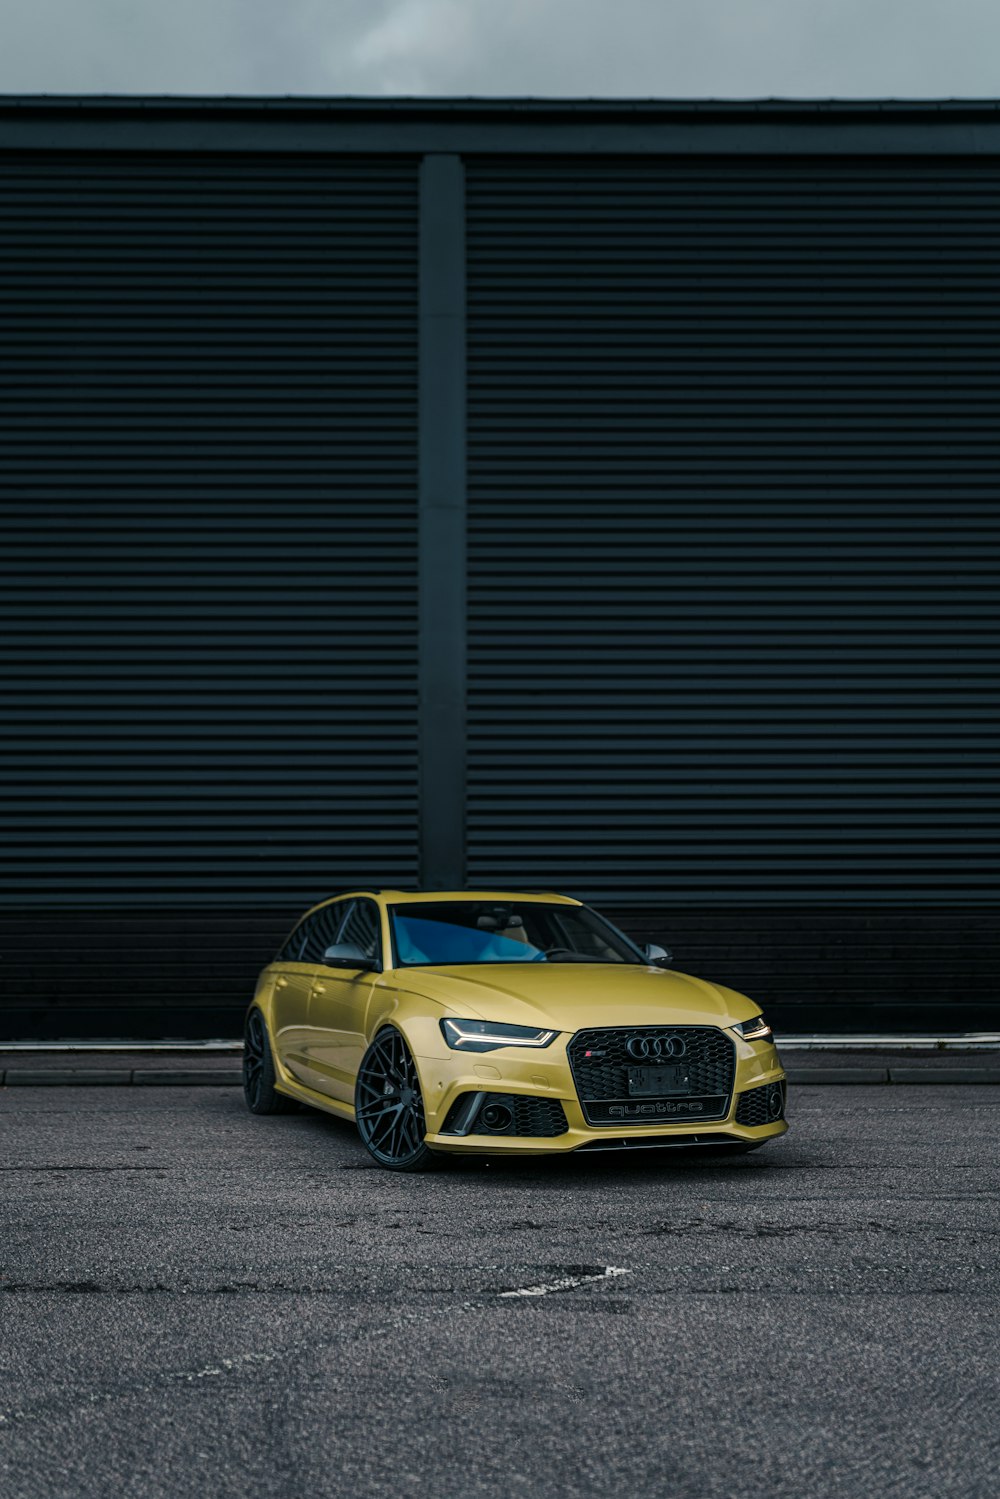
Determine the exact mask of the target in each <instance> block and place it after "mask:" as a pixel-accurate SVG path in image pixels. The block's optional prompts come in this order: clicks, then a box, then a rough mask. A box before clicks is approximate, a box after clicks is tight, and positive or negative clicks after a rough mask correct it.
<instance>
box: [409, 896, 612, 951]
mask: <svg viewBox="0 0 1000 1499" xmlns="http://www.w3.org/2000/svg"><path fill="white" fill-rule="evenodd" d="M390 913H391V919H392V930H393V937H394V940H395V945H396V955H397V958H398V960H399V962H400V963H402V964H404V965H406V964H415V963H416V964H419V963H431V964H439V963H587V962H590V963H638V962H641V961H642V959H641V956H640V954H639V953H638V951H637V950H636V949H635V948H634V947H633V946H632V944H631V943H630V942H629V941H628V940H627V939H626V938H625V937H623V936H622V934H621V933H620V932H616V931H615V929H614V927H612V926H609V924H608V923H607V922H606V921H602V920H601V918H600V917H599V916H598V915H597V914H596V912H594V911H590V910H588V909H587V907H586V906H563V905H554V904H553V905H547V904H545V903H543V902H541V901H524V902H518V901H510V902H503V903H501V902H498V901H473V900H468V901H433V902H431V901H428V902H426V903H424V902H420V903H417V902H407V904H406V905H398V906H391V907H390Z"/></svg>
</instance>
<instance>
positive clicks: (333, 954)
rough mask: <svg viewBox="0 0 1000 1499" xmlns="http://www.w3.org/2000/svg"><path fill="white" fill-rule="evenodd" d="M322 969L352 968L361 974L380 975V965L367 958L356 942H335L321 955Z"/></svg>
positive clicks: (376, 960) (375, 960)
mask: <svg viewBox="0 0 1000 1499" xmlns="http://www.w3.org/2000/svg"><path fill="white" fill-rule="evenodd" d="M323 967H324V968H353V969H355V970H360V971H361V972H362V973H381V972H382V964H381V963H380V962H379V960H378V959H377V958H369V957H368V955H367V954H366V953H363V952H362V951H361V948H360V947H359V946H358V945H357V943H356V942H335V943H334V944H333V946H332V947H328V948H327V950H326V952H325V953H324V954H323Z"/></svg>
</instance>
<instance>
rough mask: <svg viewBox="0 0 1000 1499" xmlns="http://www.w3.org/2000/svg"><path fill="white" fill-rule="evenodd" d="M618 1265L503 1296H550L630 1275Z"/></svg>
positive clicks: (504, 1293) (606, 1266) (546, 1282)
mask: <svg viewBox="0 0 1000 1499" xmlns="http://www.w3.org/2000/svg"><path fill="white" fill-rule="evenodd" d="M631 1273H632V1272H631V1271H630V1270H622V1269H621V1268H620V1267H619V1266H618V1265H605V1267H604V1269H603V1270H601V1271H600V1272H599V1273H598V1274H596V1275H564V1276H563V1277H562V1279H561V1280H550V1281H545V1282H544V1283H543V1284H542V1285H538V1286H520V1287H519V1288H518V1289H517V1290H516V1291H501V1292H500V1295H501V1297H503V1296H548V1295H550V1294H551V1293H552V1292H553V1291H575V1290H576V1288H577V1286H585V1285H589V1284H590V1283H591V1282H593V1281H595V1280H613V1279H614V1278H615V1276H616V1275H630V1274H631Z"/></svg>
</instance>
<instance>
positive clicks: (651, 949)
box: [642, 942, 674, 968]
mask: <svg viewBox="0 0 1000 1499" xmlns="http://www.w3.org/2000/svg"><path fill="white" fill-rule="evenodd" d="M642 954H643V957H644V958H645V959H646V962H647V963H650V964H652V966H653V967H654V968H669V967H670V965H671V963H672V962H673V961H674V955H673V953H672V952H671V951H670V949H669V947H657V945H656V943H655V942H647V943H646V946H645V947H644V948H643V950H642Z"/></svg>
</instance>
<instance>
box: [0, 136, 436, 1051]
mask: <svg viewBox="0 0 1000 1499" xmlns="http://www.w3.org/2000/svg"><path fill="white" fill-rule="evenodd" d="M416 195H417V183H416V163H415V161H414V160H412V159H388V158H378V157H366V158H353V159H336V158H330V157H324V156H311V157H310V156H305V157H302V156H299V157H294V158H292V157H283V156H281V155H269V156H253V155H239V156H221V155H220V156H213V155H210V154H195V155H190V156H170V155H166V156H152V157H151V156H149V155H146V154H143V155H139V154H133V155H128V154H119V155H115V154H110V153H109V154H104V155H100V156H89V155H86V154H76V155H72V156H70V155H64V156H59V155H46V154H44V153H31V154H30V155H28V154H25V155H24V156H23V157H17V156H14V157H6V158H5V159H4V161H3V163H2V167H0V223H2V232H0V320H2V328H3V368H2V375H0V379H2V399H3V410H4V419H3V429H2V445H0V452H2V464H3V473H4V496H3V529H4V540H3V547H2V550H0V578H2V591H0V612H2V615H3V618H4V638H5V647H4V665H3V677H4V726H3V736H2V739H3V742H2V765H3V787H4V789H3V799H2V824H3V830H4V842H3V853H2V856H0V900H2V902H3V904H4V905H5V906H6V907H7V914H8V917H9V918H10V917H11V915H12V912H14V913H15V914H16V912H23V913H24V914H25V917H26V918H27V917H28V916H29V915H30V914H31V912H32V911H34V913H35V914H34V916H33V918H32V931H33V933H34V936H33V938H32V941H35V942H37V941H38V940H44V934H42V936H41V937H40V936H39V933H40V928H39V926H38V921H39V914H38V910H39V908H44V909H45V910H47V911H50V912H51V911H52V910H53V908H67V911H66V918H65V920H66V923H68V925H66V926H64V927H63V930H66V931H68V930H70V929H72V930H74V931H77V932H78V931H79V930H80V927H81V922H80V921H77V920H76V919H75V918H72V917H71V916H70V911H69V908H74V907H79V906H83V905H87V906H90V905H94V906H97V907H99V911H97V912H96V913H95V914H93V916H92V918H91V919H88V920H86V921H84V922H82V925H83V926H84V927H85V928H86V930H87V931H88V932H90V933H94V932H98V933H99V934H103V940H100V941H99V942H98V944H97V946H98V951H96V952H95V953H94V954H93V955H92V956H93V963H92V964H88V963H87V962H84V963H83V964H82V971H81V963H80V962H79V953H80V947H79V944H78V945H77V954H76V961H75V963H74V965H73V966H72V967H70V968H68V969H67V973H66V975H65V982H60V981H59V980H58V978H57V979H56V980H55V981H54V980H53V975H52V974H51V973H49V974H47V975H40V974H39V972H38V963H37V948H36V949H35V951H34V952H32V951H31V950H30V948H31V942H28V943H27V944H26V946H27V949H28V950H26V951H25V952H24V954H23V970H24V971H23V974H21V975H20V977H21V978H22V979H23V982H24V985H27V988H25V987H23V986H21V987H19V988H17V989H16V991H15V992H16V993H17V994H18V995H19V997H25V996H26V999H25V1002H26V1003H27V1002H29V1001H31V1000H34V1001H37V1003H38V1004H41V1003H43V998H44V1002H45V1003H48V1002H49V1000H50V998H51V996H52V995H53V993H56V994H58V993H59V992H63V993H65V987H66V985H67V984H76V985H77V986H78V987H77V989H76V999H77V1001H86V999H87V995H88V994H92V997H93V1000H94V1003H95V1004H98V1003H101V1004H103V1003H105V1002H108V1003H110V1002H112V1001H113V999H114V995H115V994H116V993H119V992H120V993H122V994H125V993H130V994H131V995H132V996H133V997H136V996H138V995H141V994H148V993H149V992H150V991H149V990H148V989H147V988H146V984H145V981H142V982H137V981H136V979H137V974H138V973H141V972H142V969H143V966H144V965H143V958H144V957H145V958H146V959H147V960H148V959H149V957H150V956H152V959H153V966H154V968H155V971H156V974H157V975H160V974H161V972H162V973H163V978H162V983H160V980H159V978H157V979H156V981H155V982H154V984H153V989H154V990H155V992H156V994H158V995H160V996H161V998H163V997H165V996H170V995H172V996H173V997H174V998H176V997H177V994H178V989H179V987H181V986H180V984H179V976H180V974H181V970H182V967H183V964H185V963H187V964H188V969H187V970H186V971H188V972H189V973H192V974H193V973H194V972H195V971H197V972H200V973H204V972H206V971H210V973H211V975H212V979H213V982H214V981H215V979H216V978H218V983H219V989H218V991H217V992H216V993H214V994H206V993H204V992H203V993H201V994H200V995H199V996H197V998H198V999H199V1000H200V1001H201V1002H203V1003H206V1004H208V1003H211V1002H212V1001H213V1000H221V999H223V998H225V999H228V1000H229V1001H230V1002H232V998H233V993H234V992H235V991H234V990H233V989H232V984H233V980H232V977H231V974H232V959H233V957H234V955H239V956H240V957H241V959H242V963H241V966H240V973H241V974H242V975H244V976H245V975H246V974H247V973H249V974H250V975H251V976H252V972H253V965H254V963H255V962H256V960H257V958H258V957H260V958H261V959H262V960H266V958H267V956H268V955H269V954H268V947H269V945H270V943H271V942H272V941H273V939H274V933H275V932H276V931H277V930H278V929H279V928H280V927H281V926H283V925H284V924H285V922H286V920H287V921H290V919H291V917H292V915H294V914H297V913H298V912H299V911H300V910H301V908H302V906H303V905H304V904H305V903H306V902H308V901H311V900H314V899H317V898H319V897H321V896H322V895H324V894H326V893H329V892H331V891H333V890H335V889H336V888H338V886H342V885H343V884H346V883H354V882H362V881H365V880H392V881H399V882H408V883H410V882H412V881H413V880H414V879H415V877H416V872H417V816H416V813H417V746H416V659H415V657H416V643H415V623H416V617H417V600H416V576H417V570H416V534H417V524H416V523H417V514H416V417H417V412H416V338H417V327H416V313H417V284H416V266H417V262H416V250H417V245H416V227H417V217H416V208H417V196H416ZM206 903H211V904H212V905H213V907H216V908H217V918H216V919H215V920H214V921H206V920H205V917H204V911H205V904H206ZM140 908H141V910H140ZM143 911H145V912H146V913H147V915H146V916H143V915H142V912H143ZM185 911H187V912H188V913H189V916H190V920H188V919H187V918H186V917H185V916H184V912H185ZM129 913H131V914H129ZM157 913H158V914H157ZM248 913H256V914H257V915H258V917H259V920H258V921H257V926H258V927H259V928H260V929H261V931H266V933H267V935H266V937H265V938H264V942H262V943H261V944H260V946H259V950H258V948H257V947H255V946H253V944H250V946H249V947H248V944H247V938H246V926H247V919H248ZM14 925H15V926H16V925H17V923H16V921H15V922H14ZM42 926H43V927H44V920H43V922H42ZM25 930H27V928H25ZM123 932H125V933H126V935H125V936H123V935H122V934H123ZM127 932H134V934H135V935H134V940H133V938H129V937H128V936H127ZM156 933H160V934H161V938H160V939H157V938H156V936H155V934H156ZM151 934H153V935H151ZM264 943H266V944H268V945H267V946H265V945H264ZM57 945H58V944H57ZM83 946H84V948H87V947H88V944H87V943H86V942H84V944H83ZM251 948H252V951H251V950H250V949H251ZM116 957H117V958H118V959H120V961H121V963H122V964H123V965H124V968H125V969H127V970H128V976H127V977H121V975H119V977H118V978H116V976H115V968H114V963H115V959H116ZM33 960H34V961H33ZM161 960H163V962H165V964H166V969H165V970H161V968H160V967H159V964H160V961H161ZM204 963H208V964H210V965H211V966H210V969H208V970H206V969H205V967H204V966H203V965H204ZM179 965H181V966H179ZM145 966H146V967H147V968H148V966H149V964H148V961H147V963H146V965H145ZM227 974H228V975H229V977H227ZM8 977H10V970H9V969H8ZM116 985H117V988H116ZM38 986H41V987H40V988H39V987H38ZM81 986H82V987H81ZM244 988H245V985H244ZM36 989H37V991H38V992H37V993H36V992H35V991H36ZM242 992H243V990H242V989H241V993H242ZM138 1002H139V1003H141V1002H142V1000H141V999H139V1000H138ZM156 1002H158V1001H157V1000H155V998H154V1000H153V1001H151V1003H156ZM32 1013H34V1012H32ZM82 1013H83V1012H82V1011H80V1015H81V1016H82ZM78 1024H79V1025H80V1026H82V1027H83V1028H86V1025H87V1020H86V1018H85V1017H84V1018H80V1019H79V1021H78ZM123 1024H124V1027H125V1029H126V1030H131V1032H132V1033H133V1034H134V1033H136V1025H135V1024H131V1025H129V1023H128V1022H127V1021H124V1022H123ZM230 1028H231V1027H230ZM105 1029H106V1027H105ZM179 1029H180V1033H181V1034H183V1033H184V1031H183V1023H182V1024H181V1026H180V1027H179ZM22 1033H23V1031H22ZM189 1033H190V1031H189Z"/></svg>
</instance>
